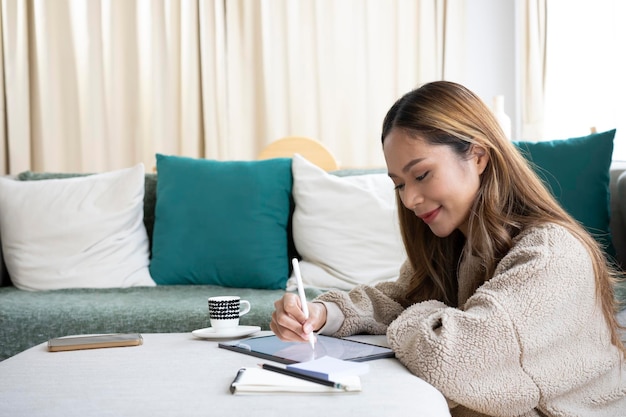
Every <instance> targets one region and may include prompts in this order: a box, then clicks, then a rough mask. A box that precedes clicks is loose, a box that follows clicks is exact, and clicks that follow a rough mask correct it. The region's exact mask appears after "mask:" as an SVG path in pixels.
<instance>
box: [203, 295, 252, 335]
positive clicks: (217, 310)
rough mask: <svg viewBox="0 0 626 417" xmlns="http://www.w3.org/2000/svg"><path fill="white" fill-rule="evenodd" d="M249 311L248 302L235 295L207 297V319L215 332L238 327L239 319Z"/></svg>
mask: <svg viewBox="0 0 626 417" xmlns="http://www.w3.org/2000/svg"><path fill="white" fill-rule="evenodd" d="M249 311H250V302H249V301H247V300H242V299H241V298H240V297H239V296H236V295H223V296H219V297H209V319H210V321H211V327H212V328H214V329H215V330H216V331H220V330H224V329H229V328H233V327H237V326H239V317H241V316H243V315H244V314H246V313H248V312H249Z"/></svg>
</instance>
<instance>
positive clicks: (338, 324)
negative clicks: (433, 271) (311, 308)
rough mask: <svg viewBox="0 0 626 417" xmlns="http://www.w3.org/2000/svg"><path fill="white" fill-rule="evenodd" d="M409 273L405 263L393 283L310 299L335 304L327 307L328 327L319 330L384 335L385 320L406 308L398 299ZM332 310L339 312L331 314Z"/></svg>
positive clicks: (343, 334) (330, 292)
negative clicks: (338, 312)
mask: <svg viewBox="0 0 626 417" xmlns="http://www.w3.org/2000/svg"><path fill="white" fill-rule="evenodd" d="M411 275H412V270H411V267H410V264H409V263H408V262H405V263H404V264H403V265H402V267H401V268H400V275H399V278H398V279H397V280H396V281H394V282H383V283H379V284H377V285H376V286H374V287H370V286H366V285H359V286H357V287H355V288H353V289H352V290H350V292H345V291H329V292H327V293H324V294H322V295H320V296H319V297H317V298H316V299H315V300H314V301H316V302H323V303H324V304H326V305H333V306H337V307H338V310H336V309H334V308H332V309H328V314H329V315H330V316H329V317H328V318H327V323H328V326H324V328H322V333H323V334H332V335H333V336H336V337H345V336H350V335H353V334H359V333H361V334H379V335H381V334H385V333H386V332H387V326H388V325H389V323H391V322H392V321H393V320H395V319H396V318H397V317H398V316H399V315H400V314H401V313H402V312H403V311H404V309H405V308H406V305H403V304H402V302H401V301H400V300H402V299H403V298H404V297H403V295H404V294H406V292H407V288H408V284H409V281H410V277H411ZM334 311H340V312H341V313H342V314H333V312H334ZM331 330H332V331H331Z"/></svg>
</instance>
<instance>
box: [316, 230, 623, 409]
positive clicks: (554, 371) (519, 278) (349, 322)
mask: <svg viewBox="0 0 626 417" xmlns="http://www.w3.org/2000/svg"><path fill="white" fill-rule="evenodd" d="M477 267H478V262H477V259H472V258H471V257H465V258H464V260H463V261H462V263H461V265H460V268H459V277H458V279H459V306H460V307H459V308H452V307H448V306H446V305H445V304H443V303H441V302H439V301H424V302H419V303H416V304H413V305H411V306H402V305H400V304H399V303H398V302H397V300H400V299H401V298H402V297H401V295H402V294H405V293H406V288H407V285H408V279H409V276H410V272H411V271H410V269H409V266H408V264H405V265H403V267H402V269H401V271H400V277H399V279H398V280H397V281H395V282H386V283H381V284H378V285H376V286H375V287H367V286H359V287H356V288H355V289H353V290H351V291H350V292H340V291H331V292H328V293H326V294H323V295H322V296H320V297H319V298H318V299H317V300H318V301H323V302H326V303H334V304H335V306H332V304H331V306H332V307H333V308H330V309H329V315H330V316H329V322H330V323H332V322H333V321H334V322H335V323H338V324H337V325H336V326H335V329H337V331H336V332H334V335H336V336H347V335H351V334H357V333H372V334H385V333H386V335H387V338H388V340H389V343H390V345H391V347H392V348H393V349H394V351H395V353H396V357H397V358H398V359H399V360H400V361H401V362H402V363H404V364H405V365H406V366H407V368H408V369H409V370H411V372H413V373H414V374H415V375H417V376H419V377H421V378H423V379H424V380H426V381H427V382H429V383H431V384H432V385H434V386H435V387H436V388H438V389H439V390H440V391H441V392H442V393H443V394H444V395H445V396H446V398H447V399H448V401H449V402H450V404H452V405H451V408H452V409H451V413H452V415H453V416H554V417H566V416H567V417H570V416H577V417H599V416H603V417H604V416H606V417H609V416H611V417H617V416H626V364H622V363H621V362H620V358H621V354H620V353H619V351H618V349H617V348H616V347H615V346H613V345H612V344H611V343H610V335H609V330H608V327H607V325H606V322H605V320H604V318H603V315H602V311H601V309H600V306H599V304H598V302H597V301H596V298H595V281H594V274H593V270H592V266H591V260H590V257H589V255H588V253H587V251H586V250H585V248H584V247H583V246H582V244H581V243H580V242H579V241H578V240H577V239H576V238H575V237H574V236H573V235H572V234H571V233H569V232H568V231H567V230H566V229H564V228H562V227H560V226H556V225H547V226H543V227H537V228H532V229H529V230H527V231H525V232H523V233H521V234H520V235H519V236H518V237H517V238H516V239H515V243H514V246H513V248H512V249H511V250H510V252H509V253H508V254H507V255H506V256H505V257H504V258H503V259H502V261H501V262H500V263H499V265H498V267H497V269H496V271H495V275H494V276H493V278H491V279H490V280H489V281H488V282H486V283H485V284H483V285H482V286H481V287H480V288H479V289H478V290H477V291H476V292H475V293H473V294H470V293H469V291H468V287H470V285H469V283H470V282H471V281H472V279H471V276H472V275H473V273H472V271H473V270H474V269H475V268H477ZM336 307H339V308H336ZM329 327H331V328H332V327H333V326H332V325H330V326H329ZM327 328H328V327H327ZM396 400H397V401H410V398H405V399H402V398H398V399H396Z"/></svg>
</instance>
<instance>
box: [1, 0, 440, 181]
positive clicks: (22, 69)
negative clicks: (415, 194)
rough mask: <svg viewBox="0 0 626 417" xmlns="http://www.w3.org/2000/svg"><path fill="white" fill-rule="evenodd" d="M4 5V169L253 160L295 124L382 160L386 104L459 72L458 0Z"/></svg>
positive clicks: (27, 0)
mask: <svg viewBox="0 0 626 417" xmlns="http://www.w3.org/2000/svg"><path fill="white" fill-rule="evenodd" d="M0 2H1V5H2V8H1V24H2V32H1V33H2V51H1V52H2V68H1V70H2V72H0V77H1V78H2V80H3V86H4V94H3V97H4V108H3V115H4V119H5V121H6V124H5V125H4V127H3V126H1V125H0V130H1V131H2V132H3V134H4V136H3V137H1V136H0V140H2V144H3V146H0V169H2V170H3V171H4V172H5V173H12V174H16V173H18V172H21V171H24V170H28V169H30V170H34V171H65V172H69V171H73V172H101V171H106V170H112V169H118V168H122V167H127V166H130V165H133V164H135V163H138V162H143V163H144V164H145V166H146V169H147V170H151V169H152V168H153V167H154V164H155V160H154V155H155V153H164V154H176V155H184V156H190V157H206V158H213V159H221V160H227V159H240V160H249V159H255V158H256V155H257V154H258V153H259V152H260V150H261V149H262V148H263V147H264V146H265V145H266V144H268V143H269V142H271V141H274V140H276V139H278V138H280V137H283V136H291V135H298V136H309V137H312V138H315V139H318V140H320V141H322V142H323V143H324V144H325V145H326V146H327V147H329V148H330V149H331V150H332V151H333V153H334V154H335V156H336V157H338V159H340V160H341V165H342V166H344V167H350V166H355V167H356V166H380V165H383V164H384V161H383V157H382V152H381V150H380V138H379V134H380V125H381V123H382V119H383V117H384V114H385V112H386V110H387V109H388V108H389V106H390V105H391V104H392V103H393V102H394V101H395V100H396V99H397V98H398V97H399V96H400V95H401V94H403V93H405V92H406V91H408V90H409V89H411V88H414V87H416V86H417V85H419V84H421V83H423V82H427V81H432V80H436V79H441V78H443V77H444V72H445V70H444V65H443V62H444V59H445V55H446V54H447V52H446V53H444V50H445V45H446V43H447V40H446V39H447V37H446V33H445V31H444V27H445V22H446V19H447V17H446V16H447V14H446V12H445V11H446V5H447V3H448V2H447V1H446V0H419V1H415V0H390V1H386V2H381V1H378V0H342V1H339V2H338V1H334V0H299V1H290V0H271V1H270V0H261V1H246V0H180V1H168V0H90V1H84V0H53V1H52V0H0ZM2 152H4V154H3V153H2Z"/></svg>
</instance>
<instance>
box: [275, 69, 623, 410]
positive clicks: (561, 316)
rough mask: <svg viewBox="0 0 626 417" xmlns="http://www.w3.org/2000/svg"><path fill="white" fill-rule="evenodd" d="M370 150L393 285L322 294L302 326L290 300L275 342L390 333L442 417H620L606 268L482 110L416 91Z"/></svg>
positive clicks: (441, 92)
mask: <svg viewBox="0 0 626 417" xmlns="http://www.w3.org/2000/svg"><path fill="white" fill-rule="evenodd" d="M382 144H383V151H384V155H385V160H386V163H387V169H388V172H389V176H390V177H391V179H392V180H393V182H394V184H395V188H396V191H397V199H398V212H399V217H400V225H401V231H402V236H403V239H404V245H405V247H406V251H407V255H408V256H407V259H408V260H407V261H406V263H405V264H404V265H403V266H402V268H401V270H400V276H399V278H398V280H397V281H395V282H386V283H381V284H378V285H376V286H374V287H368V286H359V287H356V288H354V289H353V290H351V291H350V292H341V291H330V292H328V293H325V294H324V295H322V296H320V297H319V298H318V299H316V300H315V301H314V302H312V303H309V311H310V316H309V319H308V320H305V319H304V315H303V313H302V310H301V306H300V302H299V300H298V298H297V297H296V296H294V295H293V294H286V295H285V296H284V297H283V298H282V299H280V300H278V301H277V302H276V303H275V308H276V311H275V312H274V314H273V317H272V323H271V325H270V326H271V328H272V330H273V331H274V332H275V333H276V334H277V335H278V336H279V337H280V338H281V339H283V340H291V341H294V340H298V341H304V340H307V339H308V335H309V334H310V333H311V332H312V331H320V333H322V334H328V335H334V336H347V335H351V334H357V333H371V334H386V335H387V339H388V341H389V343H390V345H391V347H392V348H393V349H394V351H395V353H396V357H397V358H398V359H399V360H400V361H402V363H404V364H405V365H406V366H407V368H408V369H409V370H411V372H413V373H414V374H415V375H417V376H419V377H421V378H423V379H424V380H426V381H427V382H429V383H431V384H432V385H434V386H435V387H437V388H438V389H439V390H440V391H441V392H442V393H443V394H444V395H445V396H446V398H447V399H448V400H449V402H450V407H451V412H452V415H453V416H483V415H487V416H555V417H556V416H619V415H626V366H625V364H624V355H625V353H626V349H625V348H624V345H623V344H622V342H621V341H620V334H619V330H620V329H619V325H618V323H617V321H616V319H615V312H616V309H617V305H616V301H615V298H614V295H613V290H612V288H613V284H614V281H615V280H616V279H617V276H618V274H617V271H615V270H613V269H612V268H611V267H610V265H609V264H608V263H607V261H606V258H605V256H604V254H603V251H602V250H601V249H600V248H599V246H598V245H597V244H596V242H595V240H594V239H593V238H592V237H591V236H590V235H589V234H588V233H586V232H585V230H584V229H583V228H582V227H581V226H579V224H578V223H577V222H576V221H575V220H574V219H573V218H572V217H571V216H569V215H568V214H567V213H566V212H565V211H564V210H563V209H562V208H561V207H560V206H559V204H558V203H557V202H556V200H555V199H554V198H553V197H552V195H551V194H550V192H549V191H547V189H546V188H545V187H544V185H543V184H542V182H541V180H540V179H539V178H538V177H537V176H536V175H535V174H534V172H533V170H532V169H531V168H530V167H529V165H528V163H527V162H526V160H525V159H524V158H523V157H522V156H521V155H520V153H519V152H518V151H517V150H516V148H515V147H514V145H513V144H511V143H510V142H509V141H508V140H506V138H505V137H504V134H503V132H502V130H501V129H500V127H499V126H498V124H497V122H496V120H495V118H494V117H493V115H492V113H491V112H490V111H489V109H488V108H487V107H486V106H485V104H484V103H483V102H482V101H481V100H480V99H479V98H478V97H477V96H476V95H474V94H473V93H472V92H471V91H469V90H467V89H466V88H464V87H463V86H461V85H458V84H455V83H451V82H443V81H442V82H433V83H429V84H426V85H424V86H422V87H421V88H418V89H416V90H414V91H411V92H409V93H408V94H406V95H405V96H404V97H402V98H400V99H399V100H398V101H397V102H396V103H395V104H394V105H393V106H392V107H391V109H390V110H389V112H388V114H387V116H386V117H385V120H384V123H383V130H382ZM355 209H357V210H358V207H355Z"/></svg>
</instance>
